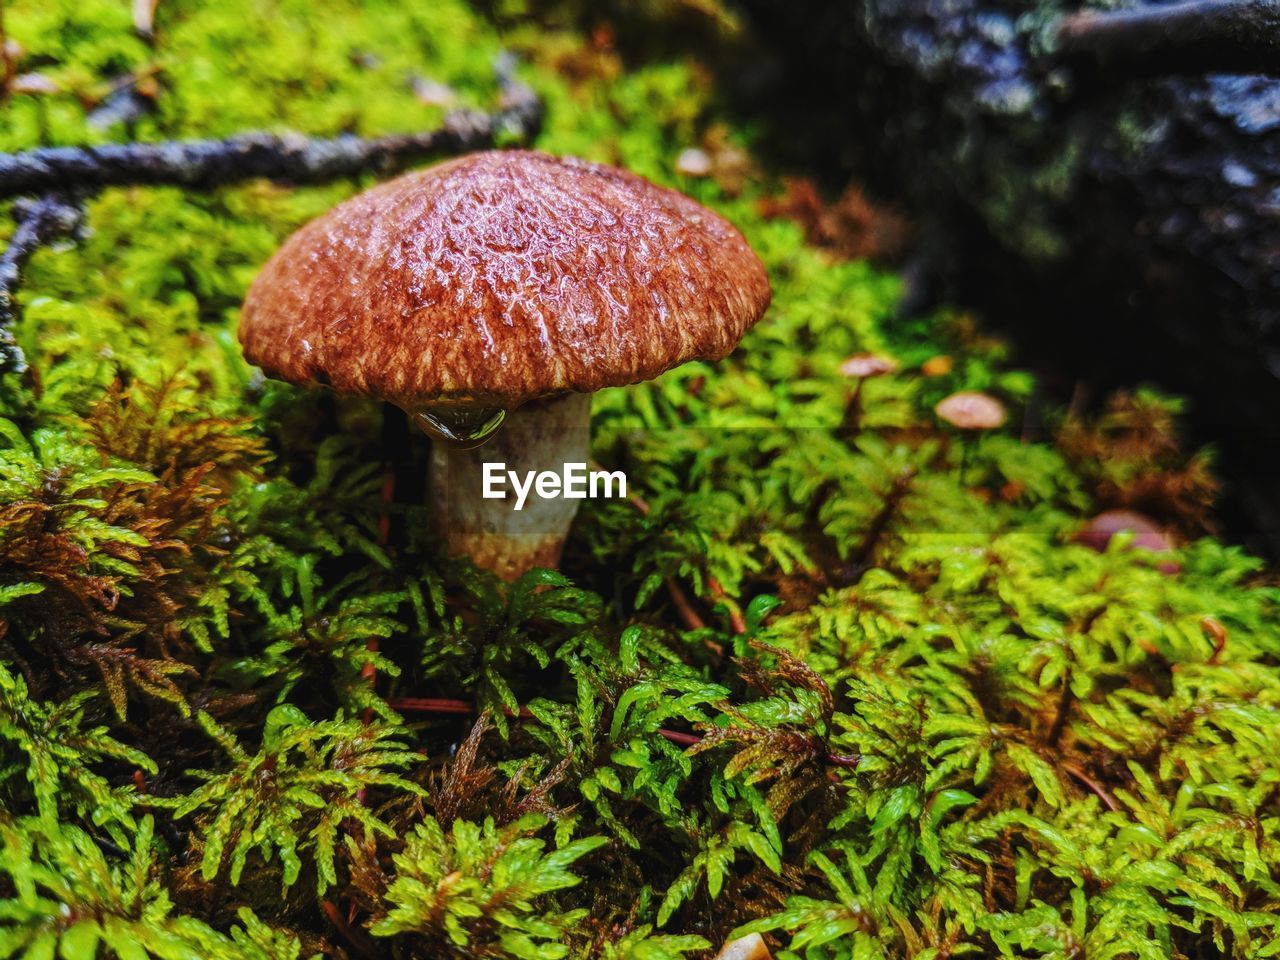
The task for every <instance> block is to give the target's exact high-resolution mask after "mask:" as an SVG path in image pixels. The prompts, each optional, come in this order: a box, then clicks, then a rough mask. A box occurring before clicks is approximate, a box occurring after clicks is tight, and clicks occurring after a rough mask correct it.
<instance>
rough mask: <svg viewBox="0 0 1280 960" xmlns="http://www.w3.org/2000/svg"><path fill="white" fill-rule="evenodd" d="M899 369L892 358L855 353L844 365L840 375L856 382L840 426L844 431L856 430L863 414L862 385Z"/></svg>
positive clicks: (875, 354) (841, 366) (874, 354)
mask: <svg viewBox="0 0 1280 960" xmlns="http://www.w3.org/2000/svg"><path fill="white" fill-rule="evenodd" d="M897 369H898V362H897V361H896V360H894V359H893V358H892V357H886V356H884V355H882V354H878V353H855V354H854V355H853V356H851V357H849V358H848V359H847V360H845V361H844V362H843V363H842V364H840V373H841V374H843V375H844V376H846V377H852V378H853V380H854V386H853V393H851V394H850V395H849V400H848V402H847V403H845V407H844V421H843V423H842V424H841V425H840V429H841V430H842V431H846V432H847V431H850V430H856V429H857V427H858V420H859V418H860V417H861V414H862V385H863V384H864V383H866V382H867V381H868V380H870V379H871V378H872V377H882V376H884V375H885V374H888V373H893V372H894V371H895V370H897Z"/></svg>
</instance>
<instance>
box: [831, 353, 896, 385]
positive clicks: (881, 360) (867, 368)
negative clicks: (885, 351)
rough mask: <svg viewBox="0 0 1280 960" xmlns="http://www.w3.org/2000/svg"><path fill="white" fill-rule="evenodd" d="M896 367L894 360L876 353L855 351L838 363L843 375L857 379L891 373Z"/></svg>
mask: <svg viewBox="0 0 1280 960" xmlns="http://www.w3.org/2000/svg"><path fill="white" fill-rule="evenodd" d="M897 369H898V363H897V361H896V360H894V359H893V358H892V357H886V356H883V355H881V354H878V353H855V354H854V355H853V356H851V357H849V358H848V359H847V360H845V361H844V363H842V364H840V372H841V373H842V374H843V375H844V376H846V377H854V378H855V379H857V380H858V381H862V380H865V379H867V378H868V377H879V376H883V375H884V374H886V373H893V372H894V371H895V370H897Z"/></svg>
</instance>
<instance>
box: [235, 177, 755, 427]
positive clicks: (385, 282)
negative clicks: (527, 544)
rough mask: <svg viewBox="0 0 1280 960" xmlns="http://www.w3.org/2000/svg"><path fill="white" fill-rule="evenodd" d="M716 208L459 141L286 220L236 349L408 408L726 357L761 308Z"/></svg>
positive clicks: (566, 386)
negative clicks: (455, 149) (295, 221)
mask: <svg viewBox="0 0 1280 960" xmlns="http://www.w3.org/2000/svg"><path fill="white" fill-rule="evenodd" d="M769 298H770V289H769V281H768V277H767V275H766V273H765V270H764V267H763V265H762V264H761V263H760V260H759V259H758V258H757V257H756V255H755V254H754V253H753V252H752V251H751V249H750V247H748V246H747V243H746V241H745V240H744V239H743V237H742V235H741V234H740V233H739V232H738V231H737V230H736V229H735V228H734V227H733V226H732V225H730V224H729V223H728V222H727V221H726V220H724V219H723V218H721V217H719V216H717V215H716V214H714V213H712V212H711V211H709V210H706V209H705V208H703V207H701V206H699V205H698V204H697V203H695V202H694V201H693V200H690V199H689V198H687V197H685V196H683V195H681V194H679V193H676V192H675V191H673V190H668V189H665V188H662V187H658V186H655V185H654V184H652V183H649V182H648V181H647V180H644V179H643V178H641V177H638V176H636V175H634V174H631V173H626V172H624V171H621V170H616V169H613V168H611V167H605V166H601V165H598V164H592V163H587V162H584V161H580V160H573V159H560V158H557V157H552V156H549V155H547V154H543V153H536V152H530V151H490V152H483V153H475V154H470V155H467V156H465V157H462V158H459V159H457V160H453V161H450V162H447V163H443V164H439V165H437V166H435V167H431V168H429V169H426V170H422V171H417V172H414V173H410V174H407V175H405V176H402V177H399V178H397V179H395V180H392V181H389V182H388V183H384V184H382V185H380V186H377V187H374V188H373V189H371V190H368V191H366V192H364V193H362V194H360V195H358V196H356V197H353V198H352V199H350V200H348V201H346V202H345V203H342V204H339V205H338V206H337V207H335V208H334V209H333V210H331V211H330V212H329V213H327V214H325V215H324V216H321V217H320V218H318V219H316V220H313V221H312V222H311V223H309V224H307V225H306V226H304V227H303V228H302V229H301V230H299V231H298V232H297V233H295V234H294V235H293V236H292V237H291V238H290V239H289V240H288V241H287V242H286V243H285V244H284V246H283V247H281V249H280V250H279V251H278V252H277V253H276V254H275V255H274V256H273V257H272V258H271V260H270V261H269V262H268V263H267V265H266V266H265V267H264V268H263V270H262V272H261V273H260V274H259V276H258V278H257V279H256V280H255V281H254V283H253V286H252V287H251V288H250V290H249V293H248V296H247V298H246V300H245V304H244V312H243V316H242V319H241V324H240V340H241V343H242V344H243V345H244V352H245V356H246V358H247V359H248V360H249V361H250V362H251V363H255V364H257V365H258V366H260V367H262V368H263V370H264V371H265V372H266V373H267V374H268V375H270V376H273V377H277V378H279V379H282V380H287V381H290V382H292V383H298V384H328V385H331V386H332V387H333V388H334V389H335V390H337V391H339V392H342V393H351V394H363V395H368V396H373V397H377V398H380V399H383V400H388V401H391V402H393V403H396V404H398V405H400V406H402V407H404V408H405V409H408V410H412V409H414V408H416V407H419V406H421V405H423V404H428V403H439V402H446V403H448V402H454V401H456V402H461V403H474V404H477V405H490V406H497V407H504V408H507V409H512V408H515V407H518V406H519V405H520V404H522V403H524V402H526V401H528V400H531V399H534V398H537V397H542V396H549V395H554V394H560V393H566V392H570V391H581V392H593V391H596V390H599V389H601V388H603V387H607V386H620V385H624V384H628V383H634V382H637V381H641V380H648V379H651V378H653V377H655V376H657V375H658V374H660V373H662V372H663V371H664V370H667V369H669V368H671V367H674V366H677V365H679V364H681V363H684V362H685V361H687V360H693V359H708V360H717V359H720V358H721V357H723V356H725V355H727V354H728V353H729V352H730V351H731V350H733V348H734V346H735V345H736V344H737V343H738V341H739V340H740V339H741V338H742V335H743V334H744V333H745V332H746V331H747V330H748V329H749V328H750V327H751V326H752V324H754V323H755V322H756V320H758V319H759V318H760V316H761V314H763V312H764V310H765V308H766V307H767V306H768V304H769Z"/></svg>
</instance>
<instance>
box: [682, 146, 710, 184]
mask: <svg viewBox="0 0 1280 960" xmlns="http://www.w3.org/2000/svg"><path fill="white" fill-rule="evenodd" d="M714 169H715V167H714V164H713V163H712V162H711V155H710V154H709V153H707V151H705V150H703V149H702V148H701V147H686V148H685V149H683V150H681V151H680V156H678V157H676V173H678V174H680V175H681V176H684V177H709V176H711V173H712V171H713V170H714Z"/></svg>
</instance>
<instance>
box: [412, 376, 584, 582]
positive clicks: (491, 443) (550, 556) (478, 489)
mask: <svg viewBox="0 0 1280 960" xmlns="http://www.w3.org/2000/svg"><path fill="white" fill-rule="evenodd" d="M590 445H591V396H590V394H585V393H570V394H566V395H565V396H561V397H555V398H552V399H549V400H535V401H533V402H531V403H527V404H525V405H524V406H522V407H520V408H519V409H518V410H514V411H512V412H511V413H510V414H508V415H507V418H506V421H505V422H504V423H503V425H502V428H501V429H500V430H499V431H498V432H497V433H496V434H495V435H494V436H493V437H492V438H490V439H489V440H488V441H487V442H486V443H484V444H483V445H482V446H479V447H475V448H473V449H470V450H462V449H459V448H458V447H456V446H451V445H449V444H447V443H443V442H441V441H436V442H435V443H434V444H433V446H432V451H431V475H430V498H431V501H432V505H433V506H434V507H435V515H436V517H437V522H438V523H439V525H440V532H441V535H442V536H443V537H444V538H445V539H446V540H447V542H448V548H449V552H450V553H451V554H455V555H456V554H462V555H466V556H468V557H470V558H471V559H472V560H473V561H474V562H475V563H476V565H477V566H481V567H485V568H486V569H488V570H492V571H493V572H494V573H496V574H497V575H498V576H500V577H502V578H503V579H504V580H514V579H516V578H517V577H519V576H520V575H521V574H523V573H525V572H526V571H528V570H530V569H532V568H534V567H556V566H558V565H559V563H560V554H561V551H562V550H563V549H564V541H565V537H566V536H567V535H568V533H569V525H570V524H571V523H572V522H573V517H574V514H576V513H577V512H578V501H577V500H571V499H566V498H564V497H562V496H551V497H544V496H540V495H539V492H538V490H537V489H536V488H533V487H531V488H530V489H529V491H528V494H527V496H526V497H525V499H524V502H523V503H522V504H521V508H520V509H519V510H517V509H516V502H517V501H516V494H515V491H514V490H513V488H512V486H513V485H512V483H511V481H510V479H509V476H510V475H509V473H508V471H511V472H513V473H515V475H516V476H517V477H519V478H520V480H521V483H523V482H524V481H525V478H527V477H530V476H533V477H536V476H538V475H539V474H541V473H542V472H544V471H547V472H551V473H554V474H556V475H557V476H562V475H563V474H564V470H565V464H569V463H577V464H584V465H585V464H586V463H587V462H588V459H589V457H590ZM486 463H490V464H505V466H502V467H499V468H491V470H498V469H500V470H501V471H502V473H501V476H502V477H503V478H504V482H503V483H502V484H501V485H500V486H499V485H498V484H496V483H495V484H493V485H492V486H493V487H494V488H495V490H498V491H501V492H504V493H505V499H490V498H486V497H485V496H484V494H485V464H486Z"/></svg>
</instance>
